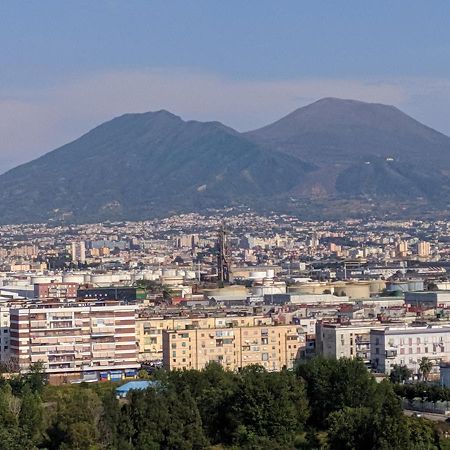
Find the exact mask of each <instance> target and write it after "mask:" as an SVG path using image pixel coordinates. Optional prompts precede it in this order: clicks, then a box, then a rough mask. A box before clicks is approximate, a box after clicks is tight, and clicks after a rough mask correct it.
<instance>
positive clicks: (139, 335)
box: [136, 316, 272, 362]
mask: <svg viewBox="0 0 450 450" xmlns="http://www.w3.org/2000/svg"><path fill="white" fill-rule="evenodd" d="M254 325H272V319H271V318H270V317H264V316H224V317H151V318H150V317H139V318H138V319H136V341H137V343H138V347H139V360H140V361H148V362H155V361H162V359H163V339H162V333H163V331H164V330H166V331H167V330H168V331H171V330H185V329H197V328H227V327H239V326H247V327H249V326H254Z"/></svg>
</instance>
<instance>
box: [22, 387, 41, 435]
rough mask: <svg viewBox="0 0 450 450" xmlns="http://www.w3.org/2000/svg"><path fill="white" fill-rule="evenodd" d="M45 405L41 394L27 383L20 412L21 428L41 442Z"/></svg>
mask: <svg viewBox="0 0 450 450" xmlns="http://www.w3.org/2000/svg"><path fill="white" fill-rule="evenodd" d="M42 419H43V407H42V401H41V398H40V397H39V394H37V393H34V392H32V391H31V388H30V387H29V385H25V386H24V388H23V391H22V403H21V406H20V413H19V424H20V428H21V429H22V430H23V431H24V432H25V433H26V435H27V436H28V437H29V439H30V440H32V441H33V442H35V443H37V444H38V443H40V441H41V439H42V426H43V420H42Z"/></svg>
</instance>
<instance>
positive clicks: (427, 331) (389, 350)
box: [370, 326, 450, 377]
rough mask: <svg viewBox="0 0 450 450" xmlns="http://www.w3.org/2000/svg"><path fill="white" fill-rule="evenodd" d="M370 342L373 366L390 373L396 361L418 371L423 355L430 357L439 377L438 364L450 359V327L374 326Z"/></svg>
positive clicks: (432, 374) (415, 372) (434, 370)
mask: <svg viewBox="0 0 450 450" xmlns="http://www.w3.org/2000/svg"><path fill="white" fill-rule="evenodd" d="M370 345H371V348H372V356H371V362H372V367H373V370H374V371H376V372H380V373H386V374H389V373H390V372H391V370H392V367H393V366H395V365H400V366H407V367H408V368H409V369H411V370H412V371H413V373H414V374H417V373H418V372H419V364H420V361H421V360H422V358H429V359H430V360H431V361H432V362H433V363H434V367H433V370H432V373H431V376H432V377H433V376H434V377H437V376H438V373H439V364H440V363H446V362H450V327H449V326H427V327H407V328H384V329H382V330H371V332H370Z"/></svg>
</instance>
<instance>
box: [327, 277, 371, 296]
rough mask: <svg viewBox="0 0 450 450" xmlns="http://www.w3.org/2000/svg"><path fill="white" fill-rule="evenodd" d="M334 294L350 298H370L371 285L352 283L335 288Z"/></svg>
mask: <svg viewBox="0 0 450 450" xmlns="http://www.w3.org/2000/svg"><path fill="white" fill-rule="evenodd" d="M334 293H335V294H336V295H339V296H343V295H346V296H347V297H349V298H370V283H369V282H368V281H351V282H348V283H339V284H335V286H334Z"/></svg>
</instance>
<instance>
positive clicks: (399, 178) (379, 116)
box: [245, 98, 450, 201]
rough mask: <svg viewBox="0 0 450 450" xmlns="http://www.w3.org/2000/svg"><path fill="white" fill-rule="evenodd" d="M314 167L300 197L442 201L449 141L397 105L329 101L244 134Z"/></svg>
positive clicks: (447, 183)
mask: <svg viewBox="0 0 450 450" xmlns="http://www.w3.org/2000/svg"><path fill="white" fill-rule="evenodd" d="M245 135H246V136H247V137H248V138H249V139H250V140H252V141H253V142H255V143H258V144H260V145H262V146H264V147H266V148H267V149H272V150H276V151H280V152H283V153H286V154H288V155H291V156H295V157H297V158H299V159H301V160H303V161H306V162H309V163H312V164H314V165H315V166H316V170H315V171H313V172H311V173H310V174H309V175H308V176H307V178H306V179H304V180H303V183H302V185H301V186H299V189H298V193H299V194H303V195H308V194H310V195H317V196H329V195H333V196H335V195H338V196H343V195H345V196H349V195H350V196H375V197H379V198H394V199H400V200H403V199H407V200H414V199H417V198H422V197H424V198H427V199H430V200H433V201H438V200H443V198H442V197H443V196H445V195H447V194H448V193H449V192H450V180H449V174H450V138H449V137H447V136H445V135H443V134H442V133H439V132H437V131H435V130H433V129H431V128H429V127H427V126H425V125H423V124H421V123H420V122H418V121H416V120H414V119H413V118H411V117H409V116H408V115H406V114H404V113H403V112H402V111H400V110H399V109H397V108H395V107H393V106H387V105H382V104H376V103H365V102H361V101H356V100H341V99H336V98H324V99H321V100H319V101H317V102H315V103H312V104H310V105H308V106H305V107H303V108H300V109H297V110H296V111H294V112H292V113H291V114H288V115H287V116H286V117H283V118H282V119H280V120H278V121H276V122H274V123H272V124H270V125H267V126H265V127H263V128H260V129H258V130H255V131H251V132H248V133H246V134H245Z"/></svg>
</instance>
